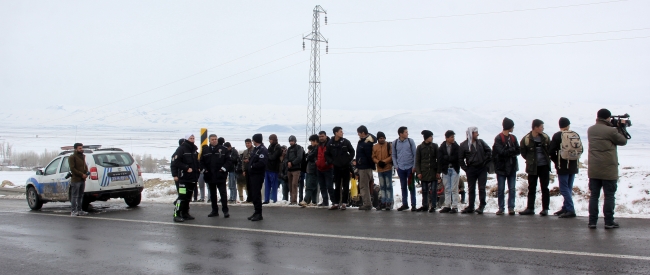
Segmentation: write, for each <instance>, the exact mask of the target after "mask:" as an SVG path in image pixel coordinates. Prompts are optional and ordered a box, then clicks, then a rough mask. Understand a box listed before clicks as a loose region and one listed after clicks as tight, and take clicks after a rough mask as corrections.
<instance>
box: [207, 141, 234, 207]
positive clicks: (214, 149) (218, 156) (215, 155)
mask: <svg viewBox="0 0 650 275" xmlns="http://www.w3.org/2000/svg"><path fill="white" fill-rule="evenodd" d="M209 139H210V144H209V145H205V146H203V148H201V161H200V163H201V168H202V169H203V178H204V179H205V182H206V183H207V184H208V190H210V202H211V203H212V212H210V214H209V215H208V217H218V216H219V203H218V202H217V193H216V191H217V188H218V189H219V196H221V206H222V210H223V216H224V218H228V217H230V214H228V195H227V192H226V179H227V177H228V171H227V167H226V166H227V165H228V163H229V162H230V154H231V153H230V152H229V151H228V149H227V148H226V147H224V146H223V145H221V144H220V143H218V141H217V135H215V134H211V135H210V137H209Z"/></svg>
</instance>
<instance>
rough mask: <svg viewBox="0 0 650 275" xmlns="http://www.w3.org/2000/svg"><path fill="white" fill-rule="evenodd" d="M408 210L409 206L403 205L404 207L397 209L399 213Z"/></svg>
mask: <svg viewBox="0 0 650 275" xmlns="http://www.w3.org/2000/svg"><path fill="white" fill-rule="evenodd" d="M408 209H409V207H408V206H406V205H402V206H400V207H399V208H397V211H404V210H408Z"/></svg>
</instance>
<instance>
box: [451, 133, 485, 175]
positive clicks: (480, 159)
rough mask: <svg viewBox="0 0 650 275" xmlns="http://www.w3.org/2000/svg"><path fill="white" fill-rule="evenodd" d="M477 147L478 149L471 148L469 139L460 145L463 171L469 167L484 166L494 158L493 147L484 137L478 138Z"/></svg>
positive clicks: (459, 156) (460, 160)
mask: <svg viewBox="0 0 650 275" xmlns="http://www.w3.org/2000/svg"><path fill="white" fill-rule="evenodd" d="M475 147H476V150H474V148H472V149H471V150H470V148H469V141H468V140H465V141H463V142H462V143H461V144H460V145H459V146H458V160H459V162H460V168H462V169H463V171H467V168H469V167H475V168H484V167H485V165H487V163H488V162H490V160H492V149H491V148H490V145H488V144H487V143H485V141H483V140H482V139H478V140H476V146H475ZM479 150H481V151H479ZM481 153H482V154H481Z"/></svg>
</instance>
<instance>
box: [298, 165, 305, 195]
mask: <svg viewBox="0 0 650 275" xmlns="http://www.w3.org/2000/svg"><path fill="white" fill-rule="evenodd" d="M306 175H307V173H304V172H300V178H299V179H298V201H303V198H304V197H303V190H305V178H306V177H307V176H306Z"/></svg>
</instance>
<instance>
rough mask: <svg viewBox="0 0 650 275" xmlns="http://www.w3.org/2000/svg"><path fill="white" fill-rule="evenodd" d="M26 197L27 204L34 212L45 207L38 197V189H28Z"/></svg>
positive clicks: (32, 187) (31, 187)
mask: <svg viewBox="0 0 650 275" xmlns="http://www.w3.org/2000/svg"><path fill="white" fill-rule="evenodd" d="M26 196H27V204H28V205H29V208H31V209H32V210H40V209H41V207H43V201H42V200H41V198H39V197H38V193H36V188H34V186H30V187H29V189H27V195H26Z"/></svg>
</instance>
